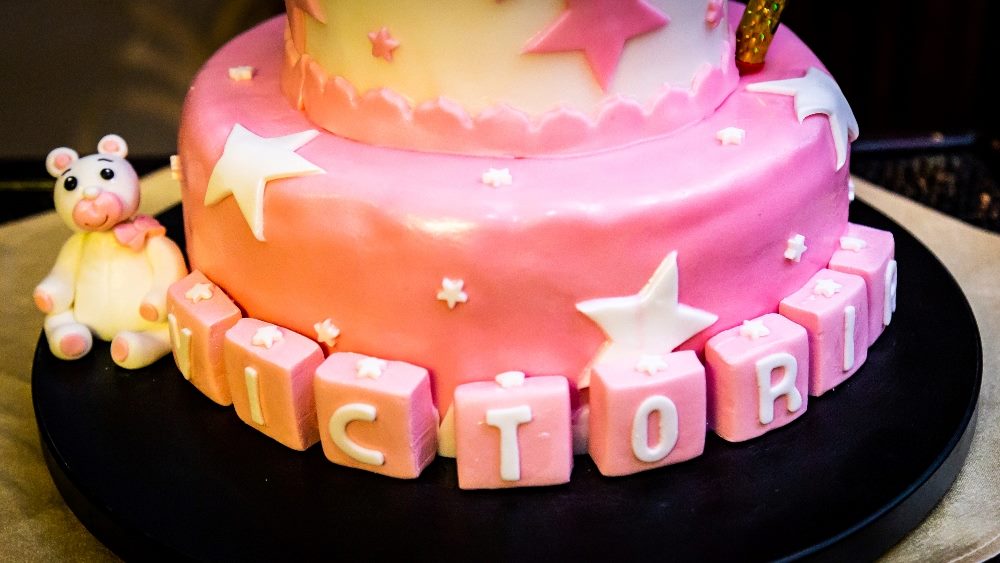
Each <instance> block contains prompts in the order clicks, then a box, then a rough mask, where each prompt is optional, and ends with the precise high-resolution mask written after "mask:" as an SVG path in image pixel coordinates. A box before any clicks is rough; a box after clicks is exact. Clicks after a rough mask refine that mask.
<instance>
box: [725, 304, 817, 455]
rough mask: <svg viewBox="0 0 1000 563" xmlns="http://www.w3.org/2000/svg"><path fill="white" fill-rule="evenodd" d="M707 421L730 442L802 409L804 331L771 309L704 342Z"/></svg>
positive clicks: (780, 423)
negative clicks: (768, 312)
mask: <svg viewBox="0 0 1000 563" xmlns="http://www.w3.org/2000/svg"><path fill="white" fill-rule="evenodd" d="M705 360H706V364H707V365H706V370H705V373H706V375H707V376H708V377H707V383H708V425H709V427H710V428H712V429H713V430H714V431H715V433H716V434H718V435H719V436H721V437H722V438H723V439H725V440H728V441H730V442H741V441H743V440H749V439H751V438H756V437H757V436H760V435H762V434H764V433H765V432H768V431H770V430H773V429H775V428H778V427H781V426H784V425H786V424H788V423H789V422H791V421H793V420H795V419H796V418H798V417H799V416H802V414H803V413H804V412H805V411H806V403H807V402H808V398H809V337H808V335H807V334H806V329H804V328H802V327H801V326H799V325H797V324H795V323H793V322H792V321H790V320H788V319H786V318H785V317H782V316H781V315H778V314H775V313H771V314H768V315H764V316H763V317H760V318H757V319H754V320H750V321H744V322H743V325H742V326H738V327H734V328H731V329H729V330H727V331H724V332H720V333H719V334H716V335H715V336H713V337H712V338H711V339H709V341H708V342H707V343H706V344H705Z"/></svg>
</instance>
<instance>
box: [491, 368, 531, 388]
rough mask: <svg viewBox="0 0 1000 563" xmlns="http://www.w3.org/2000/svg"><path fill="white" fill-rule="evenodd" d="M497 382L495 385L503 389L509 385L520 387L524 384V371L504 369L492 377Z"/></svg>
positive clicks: (509, 386)
mask: <svg viewBox="0 0 1000 563" xmlns="http://www.w3.org/2000/svg"><path fill="white" fill-rule="evenodd" d="M493 380H494V381H496V382H497V385H499V386H500V387H503V388H504V389H510V388H511V387H520V386H522V385H524V372H521V371H505V372H503V373H501V374H497V376H496V377H494V378H493Z"/></svg>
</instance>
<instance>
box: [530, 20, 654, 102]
mask: <svg viewBox="0 0 1000 563" xmlns="http://www.w3.org/2000/svg"><path fill="white" fill-rule="evenodd" d="M668 23H670V18H669V17H668V16H667V15H666V14H664V13H663V12H661V11H659V10H657V9H656V8H654V7H653V6H650V5H649V4H648V3H647V2H646V1H645V0H566V11H565V12H563V13H562V14H561V15H560V16H559V18H558V19H557V20H556V21H555V22H554V23H553V24H552V25H550V26H549V27H548V28H547V29H545V30H543V31H542V32H540V33H539V34H538V35H536V36H534V37H533V38H531V40H530V41H528V44H527V45H526V46H525V48H524V52H526V53H558V52H563V51H583V54H584V56H586V57H587V62H588V63H589V64H590V69H591V70H592V71H593V73H594V78H596V79H597V82H598V83H599V84H600V85H601V88H602V89H604V90H607V89H608V84H610V83H611V78H612V77H613V76H614V72H615V69H616V68H617V67H618V61H619V60H620V59H621V56H622V51H624V50H625V42H626V41H628V40H629V39H631V38H633V37H637V36H639V35H643V34H646V33H649V32H651V31H655V30H657V29H660V28H661V27H663V26H665V25H667V24H668Z"/></svg>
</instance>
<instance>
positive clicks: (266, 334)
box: [250, 325, 285, 350]
mask: <svg viewBox="0 0 1000 563" xmlns="http://www.w3.org/2000/svg"><path fill="white" fill-rule="evenodd" d="M284 339H285V337H284V335H282V334H281V329H280V328H278V327H276V326H274V325H265V326H262V327H260V328H258V329H257V332H254V333H253V338H251V339H250V343H251V344H253V345H254V346H260V347H261V348H267V349H268V350H270V349H271V347H272V346H274V345H275V344H277V343H278V342H281V341H282V340H284Z"/></svg>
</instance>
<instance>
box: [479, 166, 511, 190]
mask: <svg viewBox="0 0 1000 563" xmlns="http://www.w3.org/2000/svg"><path fill="white" fill-rule="evenodd" d="M482 182H483V183H484V184H486V185H487V186H493V187H494V188H499V187H500V186H509V185H511V184H512V183H514V177H513V176H511V175H510V168H490V169H489V170H487V171H486V172H483V177H482Z"/></svg>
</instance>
